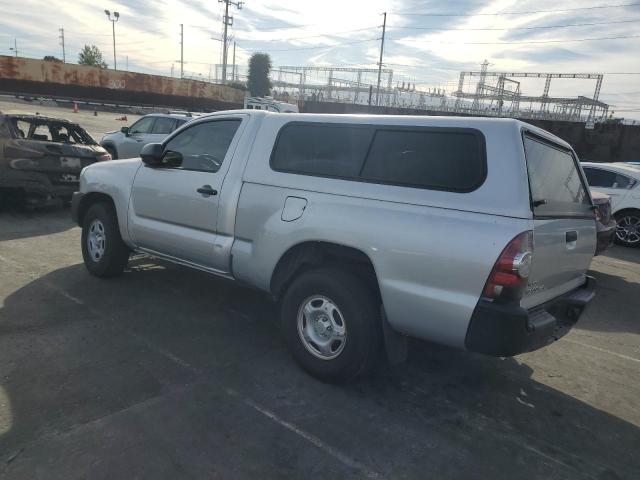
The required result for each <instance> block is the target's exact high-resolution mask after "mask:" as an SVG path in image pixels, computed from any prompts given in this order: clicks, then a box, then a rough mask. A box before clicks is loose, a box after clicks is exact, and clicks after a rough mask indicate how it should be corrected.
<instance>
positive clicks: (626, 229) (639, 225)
mask: <svg viewBox="0 0 640 480" xmlns="http://www.w3.org/2000/svg"><path fill="white" fill-rule="evenodd" d="M616 236H617V237H618V239H620V240H622V241H623V242H625V243H638V242H640V218H639V217H637V216H635V215H625V216H624V217H622V218H620V219H619V220H618V226H617V227H616Z"/></svg>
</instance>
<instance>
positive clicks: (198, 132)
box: [164, 119, 240, 173]
mask: <svg viewBox="0 0 640 480" xmlns="http://www.w3.org/2000/svg"><path fill="white" fill-rule="evenodd" d="M239 126H240V120H238V119H234V120H214V121H211V122H205V123H199V124H197V125H194V126H193V127H191V128H188V129H186V130H184V131H182V132H181V133H180V134H178V135H177V136H175V137H173V138H172V139H171V140H170V141H169V142H168V143H167V144H166V145H165V147H164V152H165V155H166V154H167V152H175V153H179V154H180V155H181V156H182V164H181V165H180V167H179V168H182V169H184V170H199V171H203V172H211V173H215V172H217V171H218V170H220V167H221V166H222V162H223V161H224V157H225V155H226V154H227V150H228V149H229V145H231V141H232V140H233V137H234V135H235V134H236V131H237V130H238V127H239Z"/></svg>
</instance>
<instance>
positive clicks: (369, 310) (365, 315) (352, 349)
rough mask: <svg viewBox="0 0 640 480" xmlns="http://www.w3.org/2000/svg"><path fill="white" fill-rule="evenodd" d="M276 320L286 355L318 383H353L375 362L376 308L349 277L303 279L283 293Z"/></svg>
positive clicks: (326, 274) (322, 274)
mask: <svg viewBox="0 0 640 480" xmlns="http://www.w3.org/2000/svg"><path fill="white" fill-rule="evenodd" d="M280 314H281V322H282V327H283V330H284V335H285V339H286V342H287V346H288V347H289V350H290V351H291V354H292V355H293V357H294V358H295V359H296V361H297V362H298V363H299V364H300V365H301V366H302V368H304V369H305V370H306V371H307V372H308V373H310V374H311V375H313V376H314V377H316V378H318V379H320V380H322V381H326V382H347V381H350V380H354V379H355V378H357V377H359V376H362V375H364V374H365V373H367V372H369V371H370V370H371V369H372V368H373V366H374V365H375V363H376V361H377V359H378V356H379V351H380V344H381V321H380V307H379V302H378V300H377V298H376V296H375V295H374V294H373V293H372V292H371V290H370V289H368V288H367V286H366V285H365V284H364V283H363V282H362V281H361V280H359V279H358V277H356V276H354V275H352V274H351V273H348V272H344V271H341V270H337V269H319V270H312V271H308V272H305V273H303V274H302V275H300V276H299V277H298V278H296V279H295V280H294V281H293V283H292V284H291V285H290V286H289V288H288V289H287V291H286V293H285V296H284V299H283V302H282V307H281V312H280Z"/></svg>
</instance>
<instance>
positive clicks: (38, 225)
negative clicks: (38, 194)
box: [0, 206, 75, 241]
mask: <svg viewBox="0 0 640 480" xmlns="http://www.w3.org/2000/svg"><path fill="white" fill-rule="evenodd" d="M74 226H75V224H74V223H73V221H72V220H71V211H70V209H69V208H67V207H61V206H51V207H46V208H45V207H43V208H36V209H34V208H26V207H24V206H4V207H0V241H6V240H16V239H20V238H27V237H37V236H40V235H50V234H52V233H58V232H64V231H66V230H69V229H70V228H73V227H74Z"/></svg>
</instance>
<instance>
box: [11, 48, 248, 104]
mask: <svg viewBox="0 0 640 480" xmlns="http://www.w3.org/2000/svg"><path fill="white" fill-rule="evenodd" d="M0 91H4V92H12V93H35V94H40V95H52V96H67V97H72V98H76V99H87V100H104V101H116V102H130V103H134V104H155V105H168V106H183V107H188V108H195V107H198V106H200V108H213V109H222V108H237V107H238V106H240V105H242V103H243V100H244V92H243V91H241V90H237V89H235V88H231V87H228V86H226V85H216V84H211V83H207V82H200V81H197V80H186V79H185V80H182V79H179V78H170V77H162V76H158V75H147V74H143V73H134V72H126V71H122V70H111V69H104V68H98V67H90V66H87V65H75V64H69V63H59V62H50V61H44V60H34V59H29V58H22V57H11V56H4V55H0Z"/></svg>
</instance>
